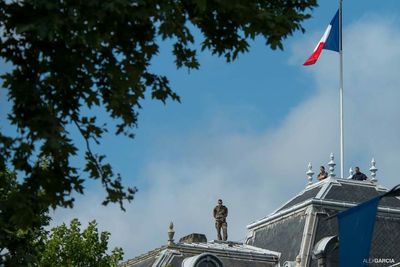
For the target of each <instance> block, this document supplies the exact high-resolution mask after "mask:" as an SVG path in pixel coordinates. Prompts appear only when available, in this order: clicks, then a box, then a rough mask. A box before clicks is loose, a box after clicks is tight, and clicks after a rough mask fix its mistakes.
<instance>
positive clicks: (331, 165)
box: [328, 153, 336, 178]
mask: <svg viewBox="0 0 400 267" xmlns="http://www.w3.org/2000/svg"><path fill="white" fill-rule="evenodd" d="M330 157H331V160H330V161H329V162H328V166H329V178H334V177H335V173H334V171H335V166H336V163H335V161H334V159H335V157H334V155H333V153H331V156H330Z"/></svg>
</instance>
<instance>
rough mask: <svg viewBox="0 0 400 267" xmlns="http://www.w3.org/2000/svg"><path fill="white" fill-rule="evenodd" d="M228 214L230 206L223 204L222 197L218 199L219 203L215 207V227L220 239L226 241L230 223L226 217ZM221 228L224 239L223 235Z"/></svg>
mask: <svg viewBox="0 0 400 267" xmlns="http://www.w3.org/2000/svg"><path fill="white" fill-rule="evenodd" d="M227 216H228V208H227V207H225V206H224V205H222V199H218V205H217V206H216V207H215V208H214V218H215V228H216V229H217V234H218V240H224V241H226V240H227V239H228V224H227V223H226V217H227ZM221 228H222V234H223V239H222V237H221Z"/></svg>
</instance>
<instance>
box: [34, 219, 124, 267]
mask: <svg viewBox="0 0 400 267" xmlns="http://www.w3.org/2000/svg"><path fill="white" fill-rule="evenodd" d="M80 227H81V224H80V222H79V221H78V219H73V220H72V221H71V223H70V225H69V227H68V226H67V225H65V224H62V225H60V226H58V227H55V228H53V229H52V230H51V232H50V234H49V235H48V236H47V238H46V239H45V241H44V243H45V245H44V248H43V250H42V251H41V252H40V260H39V264H38V265H39V266H60V267H61V266H74V267H80V266H82V267H91V266H93V267H110V266H117V264H118V262H119V261H121V260H122V258H123V251H122V249H121V248H114V249H113V250H112V251H111V252H110V253H109V252H108V239H109V237H110V233H108V232H101V233H99V231H98V229H97V223H96V221H92V222H90V223H89V225H88V227H87V228H86V229H84V230H83V231H82V230H81V229H80Z"/></svg>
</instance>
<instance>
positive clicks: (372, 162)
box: [369, 158, 378, 183]
mask: <svg viewBox="0 0 400 267" xmlns="http://www.w3.org/2000/svg"><path fill="white" fill-rule="evenodd" d="M375 164H376V161H375V159H374V158H372V160H371V168H369V171H370V172H371V176H372V178H371V182H374V183H376V182H378V179H376V172H377V171H378V168H376V166H375Z"/></svg>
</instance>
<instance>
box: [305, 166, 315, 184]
mask: <svg viewBox="0 0 400 267" xmlns="http://www.w3.org/2000/svg"><path fill="white" fill-rule="evenodd" d="M306 174H307V180H308V184H307V185H311V184H312V179H313V175H314V172H313V170H312V164H311V162H309V163H308V170H307V172H306Z"/></svg>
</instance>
